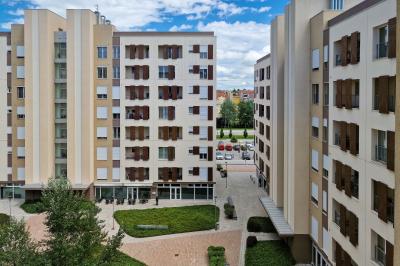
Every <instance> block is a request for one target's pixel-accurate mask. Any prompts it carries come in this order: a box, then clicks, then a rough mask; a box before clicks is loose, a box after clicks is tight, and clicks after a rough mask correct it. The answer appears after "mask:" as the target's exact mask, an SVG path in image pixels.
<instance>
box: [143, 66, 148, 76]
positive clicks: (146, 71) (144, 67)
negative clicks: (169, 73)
mask: <svg viewBox="0 0 400 266" xmlns="http://www.w3.org/2000/svg"><path fill="white" fill-rule="evenodd" d="M143 79H149V66H148V65H145V66H143Z"/></svg>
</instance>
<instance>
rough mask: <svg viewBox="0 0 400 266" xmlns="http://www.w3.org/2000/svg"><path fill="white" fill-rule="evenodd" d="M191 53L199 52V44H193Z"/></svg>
mask: <svg viewBox="0 0 400 266" xmlns="http://www.w3.org/2000/svg"><path fill="white" fill-rule="evenodd" d="M193 53H196V54H197V53H200V45H198V44H195V45H193Z"/></svg>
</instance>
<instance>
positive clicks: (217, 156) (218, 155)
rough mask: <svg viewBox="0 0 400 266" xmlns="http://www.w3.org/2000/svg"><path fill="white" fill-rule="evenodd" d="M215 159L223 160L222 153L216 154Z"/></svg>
mask: <svg viewBox="0 0 400 266" xmlns="http://www.w3.org/2000/svg"><path fill="white" fill-rule="evenodd" d="M215 158H217V160H223V159H224V155H223V154H222V152H219V151H218V152H217V153H216V156H215Z"/></svg>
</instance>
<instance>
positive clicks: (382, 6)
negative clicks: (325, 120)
mask: <svg viewBox="0 0 400 266" xmlns="http://www.w3.org/2000/svg"><path fill="white" fill-rule="evenodd" d="M328 25H329V48H330V50H329V57H330V61H329V98H330V99H329V100H330V103H331V104H330V106H329V129H330V132H331V134H330V135H329V154H330V157H331V160H332V167H331V169H332V170H331V171H329V180H330V182H329V195H328V201H329V214H328V216H329V219H328V220H329V223H330V224H329V229H330V234H331V237H332V249H331V250H330V251H331V252H332V253H331V254H329V257H330V258H331V261H333V262H335V263H336V265H394V264H393V255H394V232H395V230H394V213H395V207H396V206H395V200H394V194H395V172H394V170H395V169H394V166H395V165H396V164H397V158H396V156H395V147H396V145H395V109H396V104H397V102H396V100H395V95H396V92H395V91H396V59H395V58H396V1H394V0H381V1H378V0H375V1H374V0H367V1H364V2H362V3H360V4H359V5H357V6H355V7H353V8H351V9H349V10H347V11H345V12H343V13H342V14H340V15H338V16H337V17H335V18H333V19H331V20H330V21H329V23H328ZM328 253H329V252H328Z"/></svg>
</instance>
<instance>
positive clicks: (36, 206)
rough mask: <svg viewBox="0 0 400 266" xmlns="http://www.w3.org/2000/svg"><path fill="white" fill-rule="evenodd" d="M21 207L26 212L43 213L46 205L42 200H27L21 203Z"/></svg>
mask: <svg viewBox="0 0 400 266" xmlns="http://www.w3.org/2000/svg"><path fill="white" fill-rule="evenodd" d="M21 209H23V210H24V211H25V212H26V213H42V212H44V211H45V207H44V205H43V203H42V201H40V200H26V201H25V202H24V203H23V204H22V205H21Z"/></svg>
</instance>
